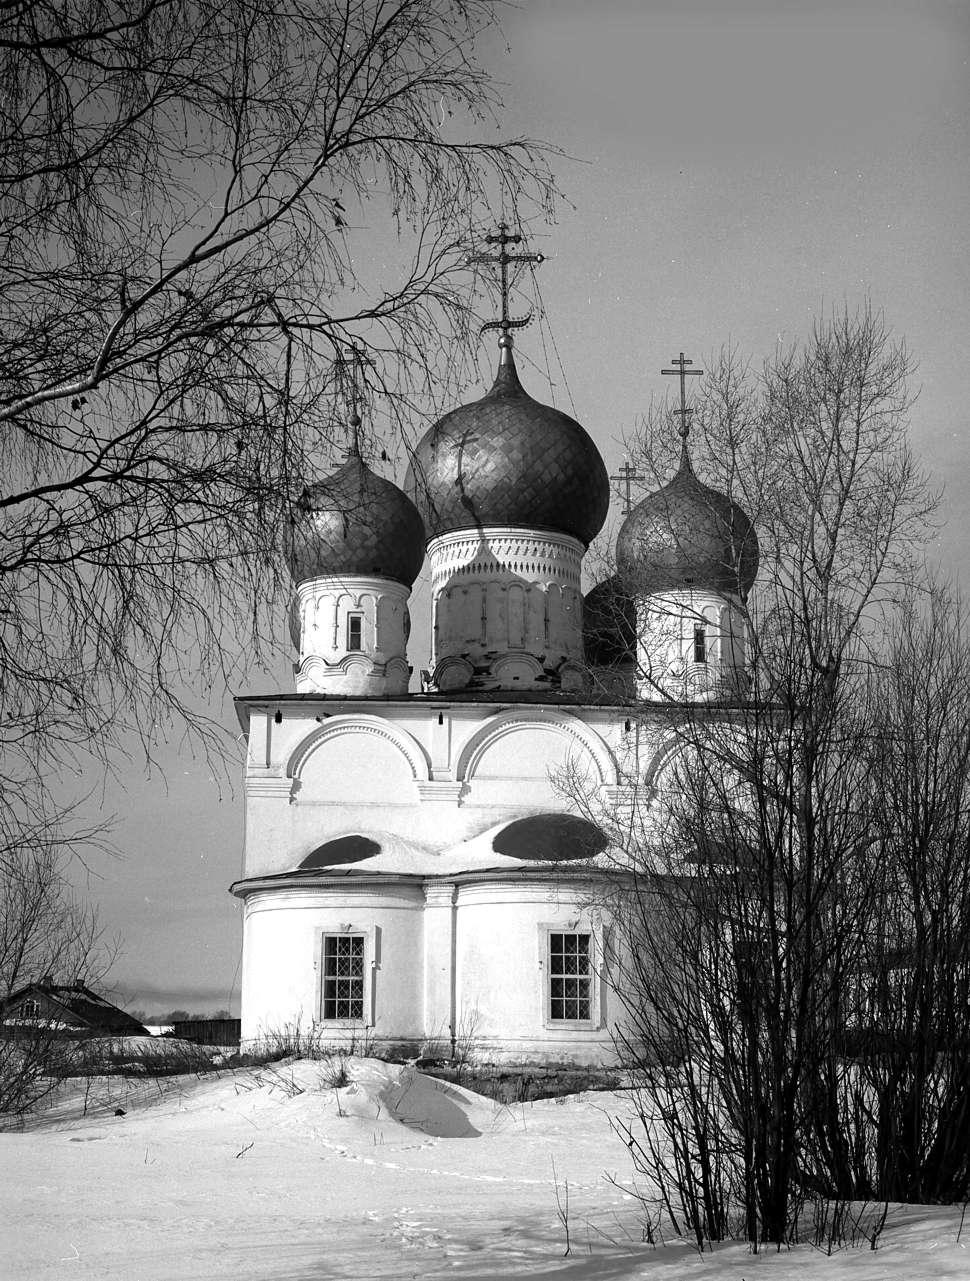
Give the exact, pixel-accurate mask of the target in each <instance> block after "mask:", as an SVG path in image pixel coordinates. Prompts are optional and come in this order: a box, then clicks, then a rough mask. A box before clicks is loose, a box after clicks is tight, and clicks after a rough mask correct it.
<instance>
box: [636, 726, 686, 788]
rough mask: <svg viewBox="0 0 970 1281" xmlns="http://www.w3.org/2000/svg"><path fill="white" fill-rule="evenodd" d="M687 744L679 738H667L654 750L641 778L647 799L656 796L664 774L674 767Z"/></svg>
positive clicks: (667, 773) (662, 783)
mask: <svg viewBox="0 0 970 1281" xmlns="http://www.w3.org/2000/svg"><path fill="white" fill-rule="evenodd" d="M688 746H689V745H688V744H687V743H685V742H684V741H683V740H682V739H680V738H676V737H675V738H668V739H666V740H665V741H664V742H662V743H661V744H660V746H659V747H658V748H657V750H656V751H655V752H654V754H653V756H652V757H651V758H650V760H649V762H648V764H647V768H646V769H645V770H644V771H643V775H642V779H641V786H642V787H643V791H644V794H645V795H646V797H647V799H648V800H653V799H654V798H655V797H656V796H657V794H658V792H659V791H660V789H661V787H663V786H664V781H665V779H664V776H665V775H667V776H669V774H670V772H671V771H672V770H673V769H674V768H675V767H676V764H677V759H678V757H682V756H683V755H684V753H685V751H686V750H688Z"/></svg>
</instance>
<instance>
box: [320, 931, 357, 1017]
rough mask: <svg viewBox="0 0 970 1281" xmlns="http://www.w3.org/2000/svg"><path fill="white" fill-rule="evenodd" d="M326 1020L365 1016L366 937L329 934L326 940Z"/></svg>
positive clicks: (324, 1005)
mask: <svg viewBox="0 0 970 1281" xmlns="http://www.w3.org/2000/svg"><path fill="white" fill-rule="evenodd" d="M323 1017H324V1019H363V1017H364V936H363V935H362V934H327V935H325V936H324V940H323Z"/></svg>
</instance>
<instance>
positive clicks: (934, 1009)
mask: <svg viewBox="0 0 970 1281" xmlns="http://www.w3.org/2000/svg"><path fill="white" fill-rule="evenodd" d="M874 687H875V688H874V702H875V716H874V724H873V737H872V745H871V750H870V752H869V753H868V754H867V757H866V762H867V765H868V766H869V770H870V788H871V791H872V794H873V796H874V798H875V811H876V815H875V816H876V819H877V822H876V824H875V825H874V833H873V835H874V844H875V852H876V857H875V858H874V859H873V860H872V866H871V873H872V875H871V879H870V882H869V885H868V887H867V888H868V893H867V895H866V907H867V910H866V931H865V938H864V947H863V957H862V961H863V964H862V967H861V970H860V973H859V976H858V979H857V988H858V992H859V997H860V1005H861V1008H860V1009H859V1010H858V1013H857V1026H856V1029H855V1031H856V1034H857V1037H858V1044H857V1045H856V1046H854V1047H853V1048H854V1049H855V1051H856V1053H857V1055H858V1068H857V1073H856V1079H855V1081H854V1085H855V1091H856V1094H857V1095H858V1096H859V1097H860V1098H861V1099H864V1100H865V1102H866V1105H867V1107H866V1110H865V1112H862V1110H861V1109H860V1108H854V1109H853V1108H850V1107H847V1106H846V1094H845V1092H843V1094H842V1096H841V1097H840V1098H839V1099H838V1102H839V1103H840V1104H841V1106H840V1107H839V1108H838V1109H835V1108H829V1109H828V1112H827V1114H826V1113H822V1115H823V1116H824V1115H828V1116H830V1117H831V1123H832V1124H831V1127H830V1128H831V1129H833V1130H834V1129H835V1127H839V1129H840V1131H841V1132H842V1133H843V1134H845V1135H846V1136H847V1139H848V1141H847V1142H846V1143H845V1145H844V1158H851V1156H856V1157H857V1159H858V1158H859V1157H861V1158H862V1160H858V1163H857V1166H856V1167H855V1168H853V1166H852V1164H851V1161H850V1160H848V1159H846V1160H845V1167H847V1168H845V1172H844V1173H843V1170H842V1169H839V1171H838V1172H839V1174H840V1175H841V1177H842V1178H843V1179H844V1180H845V1181H846V1182H851V1184H852V1185H854V1186H855V1188H861V1189H863V1190H868V1189H874V1190H877V1191H878V1194H879V1195H880V1196H883V1197H885V1198H886V1199H888V1200H893V1201H958V1200H966V1198H967V1196H968V1195H970V647H968V643H967V637H966V620H965V615H964V611H963V609H962V608H961V606H960V605H959V603H958V602H957V601H956V600H955V599H954V598H953V597H952V595H951V594H950V593H949V592H948V591H946V590H945V589H942V588H940V587H938V586H933V587H931V588H930V589H929V590H928V591H927V592H925V593H921V594H919V595H915V594H914V595H913V596H912V597H911V598H910V599H907V600H906V601H904V602H903V605H902V607H901V609H900V611H899V614H898V617H897V618H896V619H895V623H894V627H893V631H892V635H891V638H890V645H889V652H888V656H887V662H886V664H885V666H884V667H882V668H881V669H880V670H879V671H878V672H877V673H876V674H875V676H874ZM860 1115H861V1116H862V1118H864V1119H863V1121H862V1123H860V1119H859V1118H860ZM847 1176H848V1177H847Z"/></svg>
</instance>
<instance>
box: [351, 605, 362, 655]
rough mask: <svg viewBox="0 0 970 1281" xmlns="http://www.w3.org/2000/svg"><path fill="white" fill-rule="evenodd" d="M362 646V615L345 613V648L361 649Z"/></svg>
mask: <svg viewBox="0 0 970 1281" xmlns="http://www.w3.org/2000/svg"><path fill="white" fill-rule="evenodd" d="M363 648H364V615H363V614H348V615H347V649H348V650H361V649H363Z"/></svg>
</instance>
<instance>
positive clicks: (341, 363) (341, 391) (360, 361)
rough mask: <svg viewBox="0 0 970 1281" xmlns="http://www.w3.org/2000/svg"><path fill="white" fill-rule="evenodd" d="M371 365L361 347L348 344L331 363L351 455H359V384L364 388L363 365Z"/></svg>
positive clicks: (360, 393) (360, 397)
mask: <svg viewBox="0 0 970 1281" xmlns="http://www.w3.org/2000/svg"><path fill="white" fill-rule="evenodd" d="M365 364H366V365H370V364H373V361H372V360H370V358H369V357H368V356H367V355H366V354H365V352H364V350H363V348H362V347H358V346H357V344H356V343H348V344H347V346H346V348H345V349H344V350H342V351H340V352H338V354H337V358H336V360H335V361H334V362H333V367H334V374H335V375H336V379H337V393H338V395H339V396H340V397H341V399H342V400H343V402H344V406H345V411H346V414H347V427H348V435H349V436H350V437H351V438H350V440H349V442H348V444H349V448H350V452H351V453H352V454H360V424H361V418H360V408H361V405H362V403H363V393H362V390H361V384H362V383H363V384H364V385H365V386H366V379H365V378H364V373H363V370H364V365H365Z"/></svg>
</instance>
